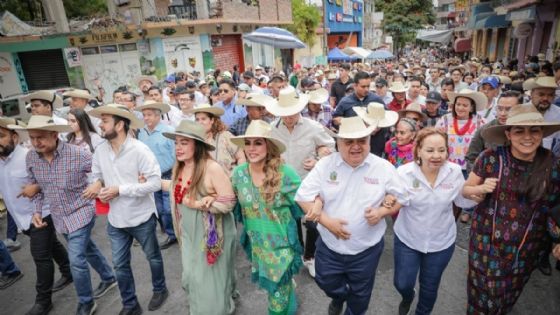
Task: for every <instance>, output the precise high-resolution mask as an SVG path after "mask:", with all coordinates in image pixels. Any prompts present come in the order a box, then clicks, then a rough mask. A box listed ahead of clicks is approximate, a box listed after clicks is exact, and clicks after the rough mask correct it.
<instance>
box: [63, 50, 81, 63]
mask: <svg viewBox="0 0 560 315" xmlns="http://www.w3.org/2000/svg"><path fill="white" fill-rule="evenodd" d="M64 58H66V64H67V65H68V67H69V68H74V67H79V66H81V65H82V54H81V53H80V49H78V48H74V47H73V48H64Z"/></svg>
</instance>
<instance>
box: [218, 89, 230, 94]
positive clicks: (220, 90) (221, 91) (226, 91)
mask: <svg viewBox="0 0 560 315" xmlns="http://www.w3.org/2000/svg"><path fill="white" fill-rule="evenodd" d="M218 93H229V90H222V89H219V90H218Z"/></svg>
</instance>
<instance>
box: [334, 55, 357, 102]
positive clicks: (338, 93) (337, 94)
mask: <svg viewBox="0 0 560 315" xmlns="http://www.w3.org/2000/svg"><path fill="white" fill-rule="evenodd" d="M351 69H352V66H351V65H350V64H349V63H343V64H342V65H340V67H339V68H338V73H339V76H338V79H336V80H335V81H334V82H333V83H332V84H331V87H330V88H331V94H330V95H331V96H330V99H329V102H330V104H331V107H332V108H336V107H337V106H338V103H339V102H340V101H341V100H342V99H343V98H344V97H345V96H346V87H347V86H348V85H351V84H352V83H354V81H353V80H352V78H350V70H351Z"/></svg>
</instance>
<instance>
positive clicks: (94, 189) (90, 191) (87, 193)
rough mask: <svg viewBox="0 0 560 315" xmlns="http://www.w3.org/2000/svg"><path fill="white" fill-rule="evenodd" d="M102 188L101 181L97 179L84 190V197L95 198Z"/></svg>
mask: <svg viewBox="0 0 560 315" xmlns="http://www.w3.org/2000/svg"><path fill="white" fill-rule="evenodd" d="M100 190H101V182H100V181H96V182H95V183H93V184H91V185H89V186H88V188H86V189H85V190H84V191H83V192H82V198H85V199H95V198H97V196H98V195H99V191H100Z"/></svg>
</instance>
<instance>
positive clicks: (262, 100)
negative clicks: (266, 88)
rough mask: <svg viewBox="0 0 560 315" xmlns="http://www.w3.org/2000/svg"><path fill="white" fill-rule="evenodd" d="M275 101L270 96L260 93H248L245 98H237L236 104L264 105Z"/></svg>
mask: <svg viewBox="0 0 560 315" xmlns="http://www.w3.org/2000/svg"><path fill="white" fill-rule="evenodd" d="M275 102H277V101H276V100H275V99H274V98H273V97H272V96H268V95H264V94H262V93H249V94H247V96H246V97H245V98H238V99H237V102H236V104H237V105H244V106H258V107H266V105H267V104H271V103H275Z"/></svg>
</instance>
